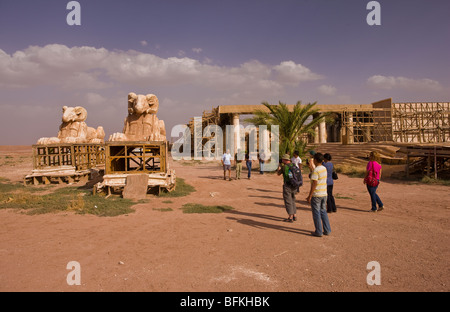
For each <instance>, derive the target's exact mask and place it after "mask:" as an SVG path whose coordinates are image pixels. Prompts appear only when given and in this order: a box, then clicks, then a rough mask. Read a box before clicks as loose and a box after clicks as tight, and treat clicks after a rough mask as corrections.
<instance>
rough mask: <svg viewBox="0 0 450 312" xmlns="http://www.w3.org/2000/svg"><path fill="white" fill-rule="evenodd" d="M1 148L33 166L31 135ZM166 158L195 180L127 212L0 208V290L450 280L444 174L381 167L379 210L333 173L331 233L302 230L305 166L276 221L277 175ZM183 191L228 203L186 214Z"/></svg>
mask: <svg viewBox="0 0 450 312" xmlns="http://www.w3.org/2000/svg"><path fill="white" fill-rule="evenodd" d="M5 155H6V156H9V157H8V158H7V159H5ZM0 156H2V158H1V159H2V162H3V163H2V164H0V176H1V177H5V178H8V179H10V180H11V181H22V179H23V177H24V176H25V175H26V174H29V173H30V172H31V169H32V164H31V148H30V147H11V146H3V147H1V148H0ZM170 165H171V167H172V168H174V169H175V170H176V174H177V176H178V177H181V178H184V179H185V180H186V181H187V182H188V183H189V184H191V185H193V186H194V187H195V189H196V192H194V193H192V194H190V195H188V196H185V197H180V198H157V197H155V196H153V195H151V196H150V195H149V199H150V201H149V202H148V203H142V204H137V205H136V206H135V212H134V213H130V214H128V215H122V216H118V217H96V216H92V215H77V214H75V213H71V212H65V213H58V214H43V215H33V216H30V215H25V214H23V213H20V211H19V210H14V209H2V210H0V225H1V226H0V291H67V292H71V291H88V292H91V291H93V292H100V291H158V292H166V291H170V292H172V291H175V292H178V291H181V292H212V291H214V292H303V291H312V292H332V291H338V292H342V291H351V292H379V291H387V292H391V291H392V292H399V291H407V292H416V291H443V292H448V291H449V290H450V266H449V259H450V229H449V215H450V195H449V190H450V188H449V187H448V186H440V185H426V184H418V183H406V182H400V181H396V180H389V179H385V180H384V181H383V182H382V184H381V185H380V187H379V191H378V193H379V195H380V197H381V199H382V200H383V202H384V204H385V210H384V211H382V212H377V213H369V212H368V210H369V209H370V200H369V195H368V193H367V190H366V189H365V186H364V185H363V183H362V179H360V178H349V177H347V176H344V175H340V177H339V180H337V181H336V183H335V186H334V193H335V195H336V203H337V207H338V212H337V213H333V214H330V215H329V217H330V222H331V228H332V233H331V235H330V236H324V237H321V238H318V237H313V236H311V234H310V233H311V231H313V230H314V225H313V220H312V214H311V210H310V207H309V205H308V203H307V202H306V201H305V198H306V196H307V190H308V187H309V182H308V181H307V180H308V179H307V177H306V175H305V181H306V185H305V186H303V187H302V188H301V190H300V194H298V195H297V207H298V214H297V215H298V221H296V222H294V223H285V222H283V219H284V218H285V217H286V212H285V209H284V205H283V200H282V193H281V188H282V179H281V177H278V176H276V175H274V174H264V175H260V174H259V173H258V172H256V171H255V172H252V178H251V179H250V180H248V179H247V178H246V174H247V172H246V170H244V174H243V178H242V179H241V180H233V181H224V180H223V171H222V169H221V167H220V166H219V165H218V164H216V163H207V164H197V165H195V166H186V165H182V164H181V163H178V162H173V161H171V164H170ZM232 176H233V177H234V176H235V175H234V172H233V174H232ZM167 200H170V201H171V203H163V201H167ZM185 203H200V204H204V205H229V206H232V207H233V208H234V209H233V210H232V211H228V212H223V213H218V214H185V213H183V212H182V211H181V210H180V208H181V206H182V205H183V204H185ZM153 208H172V209H173V210H172V211H162V210H155V209H153ZM70 261H77V262H79V263H80V266H81V285H79V286H77V285H73V286H70V285H68V284H67V280H66V278H67V275H68V274H69V273H70V272H71V270H70V269H67V264H68V263H69V262H70ZM371 261H377V262H378V263H379V265H380V276H381V285H373V286H371V285H368V283H367V276H368V274H371V273H372V271H373V269H372V268H369V269H368V268H367V265H368V263H369V262H371Z"/></svg>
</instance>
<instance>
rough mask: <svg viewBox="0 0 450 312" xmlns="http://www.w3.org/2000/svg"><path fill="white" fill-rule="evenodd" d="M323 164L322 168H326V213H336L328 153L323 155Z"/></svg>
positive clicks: (331, 170) (331, 165) (332, 169)
mask: <svg viewBox="0 0 450 312" xmlns="http://www.w3.org/2000/svg"><path fill="white" fill-rule="evenodd" d="M323 158H324V162H323V164H322V165H323V166H324V167H325V168H327V212H328V213H330V212H336V203H335V201H334V196H333V184H334V181H333V171H334V166H333V163H332V162H331V155H330V154H329V153H326V154H324V155H323Z"/></svg>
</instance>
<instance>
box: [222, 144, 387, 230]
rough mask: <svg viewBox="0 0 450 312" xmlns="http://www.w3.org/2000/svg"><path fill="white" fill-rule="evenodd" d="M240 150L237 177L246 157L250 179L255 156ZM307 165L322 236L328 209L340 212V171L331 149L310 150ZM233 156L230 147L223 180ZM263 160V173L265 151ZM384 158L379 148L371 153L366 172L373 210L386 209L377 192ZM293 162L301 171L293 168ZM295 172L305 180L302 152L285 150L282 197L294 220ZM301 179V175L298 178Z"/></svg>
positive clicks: (311, 199)
mask: <svg viewBox="0 0 450 312" xmlns="http://www.w3.org/2000/svg"><path fill="white" fill-rule="evenodd" d="M240 153H241V151H238V153H236V154H235V157H234V161H235V163H236V179H240V177H241V171H242V162H243V160H244V159H245V162H246V166H247V170H248V179H250V178H251V169H252V160H251V159H250V157H249V155H248V154H245V157H243V156H244V155H241V154H240ZM309 155H310V157H309V158H308V160H307V162H306V165H307V167H308V169H309V175H308V177H309V179H310V181H311V184H310V189H309V193H308V196H307V197H306V201H307V202H308V203H310V205H311V210H312V216H313V221H314V227H315V231H314V232H312V235H313V236H318V237H321V236H322V235H330V233H331V226H330V220H329V218H328V213H335V212H337V208H336V203H335V200H334V196H333V185H334V180H336V179H337V173H336V172H335V170H334V165H333V163H332V162H331V159H332V157H331V155H330V154H329V153H325V154H322V153H316V152H315V151H310V152H309ZM231 159H232V156H231V154H230V151H229V150H227V152H226V153H225V154H224V155H223V157H222V165H223V168H224V176H223V178H224V180H226V172H227V171H228V179H229V180H230V181H231ZM258 160H259V164H260V174H263V165H264V155H258ZM380 163H381V161H380V157H379V154H378V153H377V152H371V153H370V154H369V162H368V164H367V167H366V174H365V177H364V179H363V183H364V184H365V185H366V187H367V191H368V192H369V195H370V199H371V204H372V207H371V209H370V210H369V211H370V212H376V211H381V210H383V209H384V206H383V203H382V201H381V199H380V197H379V196H378V194H377V188H378V185H379V183H380V178H381V171H382V169H381V164H380ZM294 166H295V167H296V168H298V169H299V170H298V171H295V170H293V169H294ZM294 172H300V180H302V177H301V172H302V159H301V158H300V157H299V152H298V151H295V152H294V153H293V157H292V158H291V157H290V155H288V154H285V155H283V157H282V158H281V160H280V165H279V166H278V168H277V171H276V173H277V174H278V175H282V176H283V200H284V205H285V209H286V212H287V214H288V217H287V218H286V219H285V220H284V221H285V222H294V221H296V220H297V207H296V204H295V195H296V194H297V193H299V191H300V186H301V185H302V181H301V182H298V181H297V184H295V183H293V182H292V181H294V180H295V179H296V178H295V174H294ZM297 180H298V179H297ZM377 205H378V208H377Z"/></svg>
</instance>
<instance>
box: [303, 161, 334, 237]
mask: <svg viewBox="0 0 450 312" xmlns="http://www.w3.org/2000/svg"><path fill="white" fill-rule="evenodd" d="M322 162H323V155H322V154H321V153H315V154H314V166H315V168H314V171H313V172H312V173H311V189H310V191H309V195H308V197H307V198H306V201H307V202H308V203H311V210H312V216H313V221H314V227H315V231H314V232H312V233H311V234H312V235H313V236H317V237H322V235H330V233H331V226H330V220H329V219H328V214H327V169H326V168H325V167H324V166H323V165H322Z"/></svg>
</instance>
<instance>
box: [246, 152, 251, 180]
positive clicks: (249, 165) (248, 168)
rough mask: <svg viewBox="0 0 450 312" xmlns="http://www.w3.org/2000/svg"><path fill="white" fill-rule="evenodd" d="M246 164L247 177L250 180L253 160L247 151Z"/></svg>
mask: <svg viewBox="0 0 450 312" xmlns="http://www.w3.org/2000/svg"><path fill="white" fill-rule="evenodd" d="M245 165H246V166H247V171H248V174H247V177H248V179H249V180H250V177H251V175H252V160H251V159H250V155H249V154H248V153H247V154H245Z"/></svg>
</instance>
